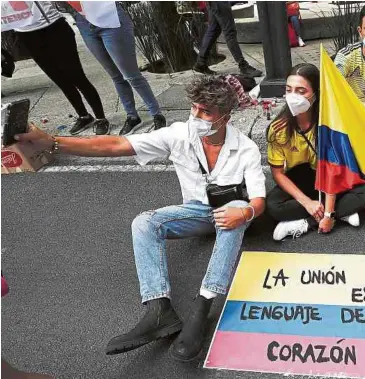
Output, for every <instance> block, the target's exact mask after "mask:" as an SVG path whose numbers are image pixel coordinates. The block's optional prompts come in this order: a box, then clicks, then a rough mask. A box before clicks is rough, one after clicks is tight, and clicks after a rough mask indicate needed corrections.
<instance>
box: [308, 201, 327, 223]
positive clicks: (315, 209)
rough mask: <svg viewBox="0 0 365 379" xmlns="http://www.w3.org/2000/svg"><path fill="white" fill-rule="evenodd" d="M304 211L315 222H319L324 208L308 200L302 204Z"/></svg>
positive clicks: (320, 204)
mask: <svg viewBox="0 0 365 379" xmlns="http://www.w3.org/2000/svg"><path fill="white" fill-rule="evenodd" d="M303 206H304V208H305V209H306V211H307V212H308V213H309V214H310V215H311V216H312V217H313V218H314V219H315V220H316V221H317V222H320V221H321V220H322V219H323V216H324V206H323V204H322V203H320V202H319V201H316V200H308V201H307V202H306V203H304V204H303Z"/></svg>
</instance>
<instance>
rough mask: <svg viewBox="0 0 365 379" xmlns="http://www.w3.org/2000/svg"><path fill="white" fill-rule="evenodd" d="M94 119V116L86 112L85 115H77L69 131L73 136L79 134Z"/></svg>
mask: <svg viewBox="0 0 365 379" xmlns="http://www.w3.org/2000/svg"><path fill="white" fill-rule="evenodd" d="M93 121H94V117H93V116H91V114H88V115H87V116H83V117H79V118H78V119H76V121H75V122H74V124H73V125H72V128H71V130H70V133H71V134H72V135H73V136H74V135H76V134H79V133H81V132H83V131H84V130H86V129H87V128H89V127H90V126H91V124H92V123H93Z"/></svg>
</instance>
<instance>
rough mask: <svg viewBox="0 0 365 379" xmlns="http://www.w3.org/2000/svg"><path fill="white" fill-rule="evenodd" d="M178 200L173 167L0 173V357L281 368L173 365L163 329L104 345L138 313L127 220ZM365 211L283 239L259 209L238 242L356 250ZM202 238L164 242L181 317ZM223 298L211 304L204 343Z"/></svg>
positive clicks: (247, 376)
mask: <svg viewBox="0 0 365 379" xmlns="http://www.w3.org/2000/svg"><path fill="white" fill-rule="evenodd" d="M271 186H272V181H271V180H269V181H268V188H270V187H271ZM179 202H181V196H180V192H179V185H178V180H177V178H176V176H175V174H174V173H173V172H160V173H153V172H149V173H143V172H129V173H121V172H116V173H85V172H82V173H54V174H51V173H42V174H27V175H25V174H17V175H11V176H10V175H7V176H4V175H3V176H2V270H3V272H4V274H5V276H6V278H7V280H8V282H9V285H10V293H9V294H8V295H7V296H6V297H5V298H3V299H2V357H3V358H5V359H7V360H8V361H10V362H11V363H13V364H14V365H15V366H16V367H18V368H20V369H24V370H34V371H38V372H43V373H49V374H53V375H54V376H55V377H56V378H60V379H76V378H78V379H84V378H85V379H99V378H100V379H121V378H125V379H139V378H145V377H149V378H151V379H152V378H153V379H154V378H156V379H170V378H176V379H188V378H189V379H190V378H199V379H200V378H201V379H241V378H242V379H258V378H260V379H279V378H287V377H288V376H283V375H277V374H260V373H244V372H234V371H231V372H229V371H224V370H223V371H217V370H207V369H203V368H202V367H201V363H200V364H195V365H194V364H191V365H186V366H185V365H180V364H177V363H175V362H173V361H171V359H170V358H169V357H168V354H167V350H168V347H169V344H170V343H171V340H169V341H168V340H164V341H159V342H156V343H152V344H150V345H148V346H144V347H142V348H140V349H137V350H135V351H131V352H129V353H126V354H122V355H117V356H113V357H109V356H106V355H105V353H104V349H105V345H106V343H107V342H108V340H109V339H110V338H111V337H113V336H114V335H116V334H119V333H122V332H124V331H127V330H128V329H130V328H131V327H132V326H134V325H135V323H136V322H137V320H138V319H139V317H140V316H141V315H142V313H143V306H142V305H141V304H140V298H139V293H138V281H137V277H136V273H135V267H134V260H133V253H132V241H131V235H130V224H131V222H132V220H133V218H134V217H135V216H136V215H137V214H138V213H139V212H141V211H144V210H148V209H153V208H156V207H161V206H164V205H169V204H174V203H179ZM364 216H365V215H364V214H363V215H362V226H361V227H360V228H358V229H356V228H352V227H350V226H348V225H345V224H342V223H339V224H338V225H337V226H336V228H335V231H334V232H333V233H331V235H329V236H325V235H318V234H317V233H314V232H312V233H309V234H307V235H305V236H303V237H302V238H300V239H297V240H290V239H289V240H287V241H285V242H281V243H276V242H274V241H272V238H271V236H272V231H273V223H272V221H270V220H268V219H267V218H266V217H262V218H260V219H258V220H257V221H256V222H255V223H254V224H253V225H252V227H251V228H250V229H249V231H248V232H247V235H246V238H245V247H244V248H245V250H248V251H276V252H280V251H285V252H302V253H309V252H312V253H331V254H332V253H333V254H335V253H352V254H364V235H365V223H364V221H365V217H364ZM212 246H213V237H208V238H200V239H197V238H195V239H188V240H182V241H168V257H169V267H170V276H171V281H172V287H173V299H174V304H175V306H176V308H177V311H178V313H179V314H180V315H181V317H182V318H183V319H186V317H187V315H188V312H189V306H190V304H191V302H192V299H193V297H194V295H195V293H196V291H197V290H198V288H199V286H200V282H201V279H202V277H203V275H204V271H205V269H206V266H207V262H208V259H209V256H210V252H211V249H212ZM223 301H224V299H223V298H220V299H219V300H218V301H217V302H216V304H215V305H214V307H213V309H212V312H211V328H210V334H209V337H208V339H207V341H206V346H205V347H206V349H207V348H208V344H209V340H210V337H211V334H212V332H213V329H214V326H215V324H216V322H217V320H218V317H219V312H220V310H221V308H222V305H223ZM298 378H300V376H299V377H298ZM302 378H304V377H302Z"/></svg>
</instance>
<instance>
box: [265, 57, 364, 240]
mask: <svg viewBox="0 0 365 379" xmlns="http://www.w3.org/2000/svg"><path fill="white" fill-rule="evenodd" d="M319 78H320V74H319V70H318V68H317V67H316V66H314V65H312V64H309V63H302V64H299V65H297V66H295V67H293V69H292V71H291V72H290V74H289V76H288V78H287V81H286V102H287V105H286V106H285V107H284V109H283V111H282V112H281V113H280V114H279V115H278V117H277V118H276V120H274V121H273V123H272V124H271V125H270V126H269V128H268V136H267V137H268V143H269V145H268V162H269V165H270V166H271V172H272V176H273V178H274V181H275V182H276V184H277V185H276V187H275V188H274V189H273V190H272V191H270V192H269V194H268V196H267V202H266V207H267V211H268V213H269V214H270V215H271V216H272V217H273V218H274V219H275V220H277V221H279V223H278V225H277V226H276V228H275V231H274V235H273V238H274V240H277V241H280V240H282V239H283V238H285V237H286V236H293V238H294V237H299V236H301V235H302V234H303V233H306V232H308V231H309V229H314V228H316V229H318V231H319V232H323V233H328V232H330V231H331V230H332V228H333V227H334V225H335V220H343V221H345V222H347V223H349V224H350V225H352V226H359V224H360V219H359V214H358V212H359V211H360V210H362V209H365V185H362V184H360V185H357V186H355V187H353V188H352V189H351V190H350V191H347V192H344V193H341V194H339V195H337V196H336V195H334V194H325V203H324V205H323V204H322V203H320V202H319V193H318V191H316V189H315V177H316V171H315V170H316V165H317V156H316V148H315V146H316V130H317V126H318V125H317V124H318V119H319V101H320V99H319V96H320V94H319V83H320V80H319Z"/></svg>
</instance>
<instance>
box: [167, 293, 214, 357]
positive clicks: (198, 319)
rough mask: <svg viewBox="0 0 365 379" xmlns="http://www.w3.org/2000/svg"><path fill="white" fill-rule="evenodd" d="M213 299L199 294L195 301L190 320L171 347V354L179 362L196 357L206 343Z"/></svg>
mask: <svg viewBox="0 0 365 379" xmlns="http://www.w3.org/2000/svg"><path fill="white" fill-rule="evenodd" d="M212 302H213V299H209V300H208V299H206V298H205V297H203V296H200V295H198V296H197V297H196V298H195V301H194V303H193V308H192V309H191V311H190V316H189V318H188V320H187V321H186V322H185V323H184V327H183V329H182V331H181V333H180V334H179V336H178V337H177V338H176V340H175V341H174V343H173V344H172V345H171V348H170V355H171V357H172V358H174V359H175V360H177V361H179V362H190V361H192V360H194V359H196V358H197V357H198V356H199V354H200V352H201V350H202V348H203V344H204V338H205V335H206V332H207V321H208V314H209V310H210V307H211V305H212Z"/></svg>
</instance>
